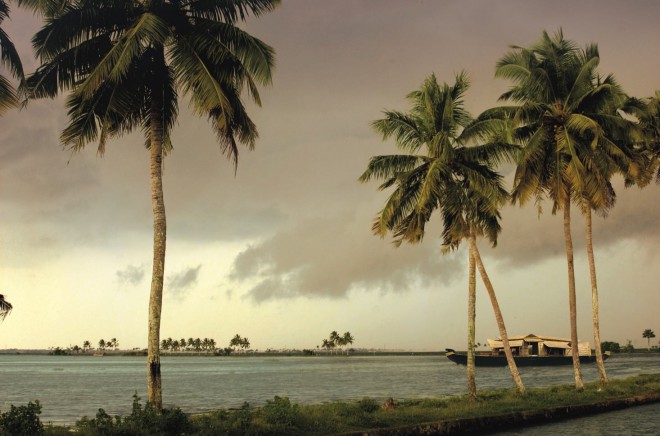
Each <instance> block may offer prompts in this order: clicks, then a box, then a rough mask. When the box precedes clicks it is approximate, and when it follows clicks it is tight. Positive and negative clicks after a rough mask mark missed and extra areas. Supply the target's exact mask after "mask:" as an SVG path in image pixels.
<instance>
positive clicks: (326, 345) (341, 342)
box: [321, 330, 355, 352]
mask: <svg viewBox="0 0 660 436" xmlns="http://www.w3.org/2000/svg"><path fill="white" fill-rule="evenodd" d="M353 341H355V338H354V337H353V335H351V332H345V333H344V334H343V335H340V334H339V333H337V331H336V330H333V331H332V332H330V336H329V337H328V339H323V341H322V342H321V348H323V349H325V350H327V351H328V352H332V351H333V350H334V349H335V348H339V349H340V350H341V351H343V350H344V347H345V346H347V345H351V344H353Z"/></svg>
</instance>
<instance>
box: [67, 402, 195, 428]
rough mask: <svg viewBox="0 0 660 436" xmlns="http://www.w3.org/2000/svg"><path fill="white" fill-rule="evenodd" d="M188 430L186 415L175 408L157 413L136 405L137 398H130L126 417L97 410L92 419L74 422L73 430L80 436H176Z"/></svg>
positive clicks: (188, 420)
mask: <svg viewBox="0 0 660 436" xmlns="http://www.w3.org/2000/svg"><path fill="white" fill-rule="evenodd" d="M191 430H192V424H191V422H190V419H189V418H188V416H187V415H186V414H185V413H183V412H182V411H181V409H179V408H175V409H163V410H162V411H161V412H158V411H157V410H156V409H155V408H153V407H152V405H151V404H150V403H147V404H146V405H145V406H144V407H142V405H141V404H140V397H138V395H137V394H135V395H133V410H132V412H131V414H130V415H129V416H126V417H123V418H122V417H121V416H115V417H112V416H110V415H109V414H108V413H106V411H105V410H103V409H99V411H98V412H97V413H96V417H95V418H93V419H88V418H87V417H83V418H82V419H81V420H79V421H78V422H76V425H75V431H76V433H80V434H83V435H144V436H147V435H153V434H158V435H179V434H187V433H188V432H190V431H191Z"/></svg>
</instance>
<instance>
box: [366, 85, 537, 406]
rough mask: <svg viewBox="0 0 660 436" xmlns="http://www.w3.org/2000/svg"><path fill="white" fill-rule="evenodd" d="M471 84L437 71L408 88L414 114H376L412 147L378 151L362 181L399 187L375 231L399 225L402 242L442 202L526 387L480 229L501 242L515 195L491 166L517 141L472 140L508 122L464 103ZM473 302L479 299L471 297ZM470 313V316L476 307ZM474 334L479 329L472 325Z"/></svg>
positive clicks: (446, 231)
mask: <svg viewBox="0 0 660 436" xmlns="http://www.w3.org/2000/svg"><path fill="white" fill-rule="evenodd" d="M468 86H469V82H468V79H467V76H466V75H465V73H460V74H458V75H457V76H456V81H455V83H454V84H453V85H448V84H444V85H439V84H438V81H437V79H436V77H435V75H431V76H430V77H428V78H427V79H426V80H425V81H424V83H423V84H422V86H421V87H420V88H419V90H417V91H414V92H411V93H410V94H408V100H409V101H410V103H411V111H410V112H409V113H401V112H397V111H387V112H385V118H383V119H380V120H377V121H374V122H373V126H374V128H375V129H376V131H377V132H379V133H381V134H382V136H383V140H387V139H388V138H390V137H393V138H394V139H395V141H396V145H397V147H398V148H399V149H401V150H402V151H404V152H406V153H407V154H404V155H387V156H376V157H373V158H371V160H370V162H369V164H368V167H367V170H366V171H365V172H364V173H363V174H362V176H361V177H360V181H362V182H367V181H369V180H371V179H372V178H375V179H384V180H385V182H384V183H383V184H382V185H381V186H380V188H379V189H381V190H384V189H388V188H390V187H394V188H395V189H394V192H393V193H392V194H391V195H390V196H389V198H388V199H387V201H386V203H385V206H384V207H383V209H382V210H381V211H380V212H379V214H378V216H377V217H376V219H375V221H374V225H373V227H372V229H373V231H374V233H375V234H377V235H379V236H381V237H384V236H385V235H386V234H387V233H388V232H392V234H393V236H394V242H395V245H397V246H399V245H400V244H401V243H403V242H409V243H419V242H421V241H422V239H423V237H424V233H425V232H424V229H425V225H426V223H427V222H428V221H429V220H430V218H431V215H432V213H433V212H434V211H435V210H436V209H438V210H439V211H440V215H441V216H442V220H443V224H444V227H443V231H442V239H443V247H444V248H445V250H453V249H457V248H458V246H459V244H460V243H461V241H463V240H467V241H468V245H469V252H470V258H471V259H473V260H474V262H475V265H476V267H477V268H478V269H479V272H480V275H481V277H482V279H483V282H484V284H485V286H486V290H487V291H488V295H489V297H490V300H491V303H492V306H493V310H494V312H495V318H496V321H497V325H498V328H499V331H500V336H501V337H502V340H503V343H504V349H505V354H506V357H507V361H508V363H509V369H510V370H511V375H512V377H513V380H514V382H515V384H516V386H517V388H518V390H519V391H520V392H521V393H524V392H525V387H524V385H523V383H522V380H521V379H520V374H519V373H518V369H517V367H516V364H515V362H514V360H513V356H512V354H511V349H510V346H509V340H508V336H507V333H506V327H505V324H504V320H503V317H502V313H501V310H500V308H499V304H498V302H497V298H496V296H495V291H494V289H493V286H492V283H491V282H490V280H489V279H488V275H487V274H486V270H485V268H484V266H483V262H482V260H481V257H480V256H479V250H478V248H477V244H476V238H477V237H480V236H484V237H486V238H487V239H488V240H489V241H490V242H491V243H492V244H493V245H495V243H496V241H497V235H498V234H499V232H500V230H501V228H500V225H499V219H500V215H499V207H500V206H502V204H503V203H504V202H505V201H506V200H507V199H508V194H507V192H506V190H505V189H504V188H503V186H502V177H501V176H500V175H499V174H498V173H496V172H495V171H494V170H493V169H492V168H493V167H494V166H495V165H498V164H499V163H500V162H502V161H503V160H504V159H506V158H511V157H512V156H513V153H514V147H512V146H510V145H508V144H504V143H488V144H484V145H474V144H472V143H471V140H474V139H483V138H485V137H489V136H490V135H492V134H493V133H495V132H499V130H497V129H495V127H498V128H499V127H501V123H496V122H495V120H479V121H476V122H475V121H474V120H473V118H472V116H471V115H470V114H469V113H468V112H467V111H466V110H465V108H464V104H463V98H464V95H465V92H466V91H467V89H468ZM471 271H472V269H471ZM471 283H472V281H471ZM470 288H471V289H473V288H474V287H473V286H472V285H471V287H470ZM470 304H471V305H472V304H474V300H473V299H472V298H470ZM469 313H470V318H471V317H472V313H473V308H472V307H471V308H469ZM470 335H471V336H473V335H474V333H473V331H471V332H470ZM469 343H470V344H471V345H470V346H469V347H468V353H474V338H472V339H471V340H470V339H469ZM472 362H473V359H472ZM473 375H474V369H473V368H468V378H469V379H471V380H469V381H468V389H470V390H471V392H470V396H471V397H473V398H476V387H475V386H476V385H475V383H474V379H473ZM473 389H475V391H473Z"/></svg>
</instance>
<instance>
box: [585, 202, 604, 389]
mask: <svg viewBox="0 0 660 436" xmlns="http://www.w3.org/2000/svg"><path fill="white" fill-rule="evenodd" d="M584 216H585V221H586V224H585V227H586V233H587V234H586V243H587V258H588V259H589V276H590V277H591V314H592V318H593V325H594V348H595V349H596V364H597V365H598V375H599V377H600V382H601V383H602V384H606V383H607V382H608V381H609V380H608V379H607V373H606V372H605V363H604V362H603V351H602V350H601V348H600V317H599V315H598V282H597V281H596V261H595V259H594V246H593V239H592V227H591V204H590V203H589V202H587V207H586V211H585V215H584Z"/></svg>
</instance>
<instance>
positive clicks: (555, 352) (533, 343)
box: [445, 334, 610, 366]
mask: <svg viewBox="0 0 660 436" xmlns="http://www.w3.org/2000/svg"><path fill="white" fill-rule="evenodd" d="M488 346H489V347H490V351H489V352H485V353H484V352H476V353H475V355H474V364H475V366H507V365H508V363H507V360H506V356H505V355H504V344H503V343H502V340H501V339H499V338H498V339H488ZM509 346H510V347H511V353H512V354H513V359H514V361H515V362H516V365H517V366H558V365H572V364H573V356H572V348H571V340H570V339H565V338H556V337H551V336H537V335H534V334H529V335H527V336H511V337H509ZM445 355H446V356H447V358H448V359H449V360H451V361H452V362H455V363H458V364H461V365H467V354H466V353H456V352H455V351H454V350H452V349H450V348H447V353H446V354H445ZM578 356H579V357H580V363H594V362H595V361H596V356H595V355H592V354H591V347H590V346H589V343H588V342H579V343H578ZM609 356H610V353H609V352H605V353H603V360H605V359H607V358H608V357H609Z"/></svg>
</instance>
